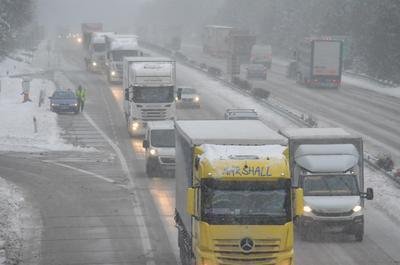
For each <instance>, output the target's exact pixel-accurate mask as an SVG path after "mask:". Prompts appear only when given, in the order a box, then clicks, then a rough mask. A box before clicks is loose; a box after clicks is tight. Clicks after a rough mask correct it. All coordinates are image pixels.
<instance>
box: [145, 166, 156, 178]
mask: <svg viewBox="0 0 400 265" xmlns="http://www.w3.org/2000/svg"><path fill="white" fill-rule="evenodd" d="M157 168H158V167H157V166H155V165H154V164H150V163H146V174H147V176H148V177H149V178H156V177H158V172H159V170H158V169H157Z"/></svg>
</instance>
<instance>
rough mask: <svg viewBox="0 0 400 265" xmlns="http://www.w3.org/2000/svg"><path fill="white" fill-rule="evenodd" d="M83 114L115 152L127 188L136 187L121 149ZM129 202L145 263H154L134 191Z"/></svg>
mask: <svg viewBox="0 0 400 265" xmlns="http://www.w3.org/2000/svg"><path fill="white" fill-rule="evenodd" d="M83 115H84V117H85V118H86V120H87V121H88V122H89V123H90V124H91V125H92V126H93V127H94V128H95V129H96V130H97V131H98V132H99V133H100V134H101V136H103V138H104V139H105V140H106V141H107V142H108V143H109V144H110V146H111V147H112V149H114V151H115V153H116V154H117V156H118V159H119V161H120V162H121V166H122V170H123V172H124V173H125V175H126V176H127V177H128V179H129V188H130V189H135V188H136V185H135V182H134V181H133V178H132V175H131V172H130V170H129V167H128V163H127V161H126V159H125V157H124V155H123V154H122V151H121V149H120V148H119V147H118V146H117V145H116V144H115V143H114V142H113V141H112V140H111V139H110V138H109V137H108V136H107V135H106V134H105V133H104V132H103V131H102V130H101V129H100V128H99V126H97V124H96V123H95V122H94V121H93V120H92V118H91V117H90V116H89V115H88V114H87V113H86V112H84V113H83ZM131 203H132V205H133V212H134V215H135V219H136V223H137V224H138V225H139V226H141V227H142V229H139V233H140V238H141V243H142V247H143V252H144V254H145V255H146V257H147V259H148V260H147V261H146V265H155V264H156V263H155V262H154V254H153V249H152V247H151V242H150V237H149V231H148V228H147V226H146V222H145V219H144V215H143V210H142V207H141V206H140V201H139V197H138V196H135V194H134V193H133V194H132V196H131Z"/></svg>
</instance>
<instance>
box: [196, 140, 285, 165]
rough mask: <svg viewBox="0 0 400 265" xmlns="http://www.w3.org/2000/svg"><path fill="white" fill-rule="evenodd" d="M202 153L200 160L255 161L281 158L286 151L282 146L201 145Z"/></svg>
mask: <svg viewBox="0 0 400 265" xmlns="http://www.w3.org/2000/svg"><path fill="white" fill-rule="evenodd" d="M201 147H202V149H203V151H204V153H203V154H202V155H201V156H200V159H207V160H209V161H211V162H212V161H215V160H243V159H245V160H256V159H266V158H271V157H274V158H279V159H280V158H282V157H284V154H283V152H284V151H285V150H286V147H285V146H282V145H217V144H202V145H201Z"/></svg>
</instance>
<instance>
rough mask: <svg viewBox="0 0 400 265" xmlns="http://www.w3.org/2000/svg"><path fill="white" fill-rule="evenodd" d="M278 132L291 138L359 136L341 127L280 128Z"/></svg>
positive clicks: (351, 137) (350, 137)
mask: <svg viewBox="0 0 400 265" xmlns="http://www.w3.org/2000/svg"><path fill="white" fill-rule="evenodd" d="M279 132H280V133H281V134H282V135H283V136H285V137H288V138H291V139H320V138H347V139H355V138H360V137H359V136H356V135H352V134H350V133H348V132H347V131H345V130H344V129H342V128H288V129H283V130H280V131H279Z"/></svg>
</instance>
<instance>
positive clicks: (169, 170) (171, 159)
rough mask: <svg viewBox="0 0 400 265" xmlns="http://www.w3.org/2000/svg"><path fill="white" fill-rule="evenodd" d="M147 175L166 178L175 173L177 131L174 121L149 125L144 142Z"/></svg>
mask: <svg viewBox="0 0 400 265" xmlns="http://www.w3.org/2000/svg"><path fill="white" fill-rule="evenodd" d="M143 148H144V149H145V154H146V155H145V156H146V173H147V175H148V176H149V177H164V176H166V175H173V174H174V173H175V129H174V122H173V121H153V122H149V123H148V124H147V129H146V133H145V136H144V140H143Z"/></svg>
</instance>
